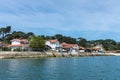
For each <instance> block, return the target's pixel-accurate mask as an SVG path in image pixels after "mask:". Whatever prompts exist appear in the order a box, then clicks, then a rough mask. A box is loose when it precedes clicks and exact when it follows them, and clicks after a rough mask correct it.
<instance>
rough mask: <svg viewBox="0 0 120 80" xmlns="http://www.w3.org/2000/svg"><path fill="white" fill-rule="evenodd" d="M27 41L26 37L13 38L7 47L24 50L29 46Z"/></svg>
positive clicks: (12, 49)
mask: <svg viewBox="0 0 120 80" xmlns="http://www.w3.org/2000/svg"><path fill="white" fill-rule="evenodd" d="M28 43H29V42H28V40H27V39H13V40H11V44H10V45H9V46H8V47H9V48H10V49H11V51H14V50H15V49H20V50H25V49H28V47H29V45H28Z"/></svg>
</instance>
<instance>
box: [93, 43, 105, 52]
mask: <svg viewBox="0 0 120 80" xmlns="http://www.w3.org/2000/svg"><path fill="white" fill-rule="evenodd" d="M92 51H93V52H99V53H103V52H104V48H103V46H102V45H96V46H95V47H93V48H92Z"/></svg>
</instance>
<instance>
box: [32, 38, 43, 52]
mask: <svg viewBox="0 0 120 80" xmlns="http://www.w3.org/2000/svg"><path fill="white" fill-rule="evenodd" d="M30 47H32V48H33V49H34V50H35V51H42V50H43V48H44V47H45V41H44V39H43V38H42V37H40V36H32V37H31V39H30Z"/></svg>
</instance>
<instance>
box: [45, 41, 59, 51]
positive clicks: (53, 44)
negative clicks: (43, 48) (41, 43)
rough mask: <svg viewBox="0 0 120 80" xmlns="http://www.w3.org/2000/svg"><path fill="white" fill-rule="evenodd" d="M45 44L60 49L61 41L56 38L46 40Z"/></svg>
mask: <svg viewBox="0 0 120 80" xmlns="http://www.w3.org/2000/svg"><path fill="white" fill-rule="evenodd" d="M45 45H47V46H49V47H51V49H52V50H58V48H59V47H60V43H59V41H58V40H56V39H52V40H48V41H46V42H45Z"/></svg>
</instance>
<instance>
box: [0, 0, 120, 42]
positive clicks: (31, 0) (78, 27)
mask: <svg viewBox="0 0 120 80" xmlns="http://www.w3.org/2000/svg"><path fill="white" fill-rule="evenodd" d="M119 3H120V1H119V0H1V1H0V26H1V27H4V26H7V25H11V26H12V29H13V30H17V31H25V32H34V33H35V34H36V35H54V34H57V33H58V34H63V35H67V36H72V37H84V38H87V39H88V40H91V39H94V40H96V39H107V38H111V39H114V40H117V41H120V37H119V36H120V16H119V15H120V5H119Z"/></svg>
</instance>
